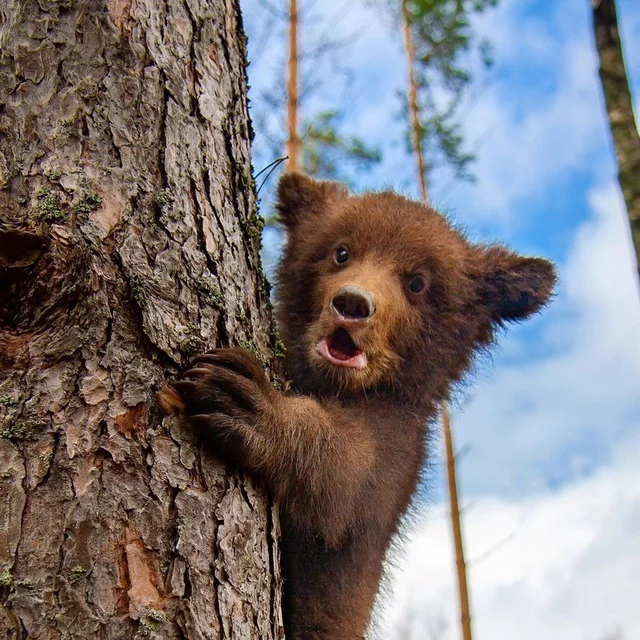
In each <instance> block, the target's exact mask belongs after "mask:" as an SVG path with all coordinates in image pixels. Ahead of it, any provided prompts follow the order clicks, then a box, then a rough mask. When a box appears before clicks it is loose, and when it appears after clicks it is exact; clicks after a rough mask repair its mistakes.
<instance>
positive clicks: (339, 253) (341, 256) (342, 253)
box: [333, 245, 349, 264]
mask: <svg viewBox="0 0 640 640" xmlns="http://www.w3.org/2000/svg"><path fill="white" fill-rule="evenodd" d="M333 259H334V260H335V261H336V264H344V263H345V262H346V261H347V260H348V259H349V249H347V247H345V246H344V245H343V246H341V247H338V248H337V249H336V253H335V255H334V257H333Z"/></svg>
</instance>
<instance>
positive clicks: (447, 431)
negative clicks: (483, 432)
mask: <svg viewBox="0 0 640 640" xmlns="http://www.w3.org/2000/svg"><path fill="white" fill-rule="evenodd" d="M441 416H442V430H443V431H444V445H445V453H446V456H445V457H446V462H447V482H448V486H449V505H450V510H451V531H452V533H453V545H454V549H455V555H456V574H457V577H458V597H459V600H460V626H461V628H462V638H463V640H471V639H472V637H473V636H472V633H471V608H470V607H469V589H468V587H467V564H466V562H465V557H464V543H463V539H462V524H461V522H460V505H459V504H458V482H457V479H456V457H455V453H454V449H453V435H452V433H451V416H450V414H449V408H448V407H447V406H446V405H443V407H442V414H441Z"/></svg>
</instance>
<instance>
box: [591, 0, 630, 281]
mask: <svg viewBox="0 0 640 640" xmlns="http://www.w3.org/2000/svg"><path fill="white" fill-rule="evenodd" d="M591 4H592V7H593V30H594V33H595V40H596V49H597V51H598V57H599V60H600V70H599V71H600V81H601V83H602V92H603V94H604V99H605V104H606V108H607V115H608V117H609V127H610V129H611V136H612V138H613V146H614V148H615V152H616V158H617V160H618V180H619V182H620V187H621V189H622V195H623V196H624V201H625V204H626V207H627V214H628V215H629V224H630V226H631V239H632V242H633V248H634V250H635V253H636V261H637V263H638V267H639V269H640V135H639V134H638V126H637V124H636V121H635V118H634V114H633V101H632V99H631V91H630V90H629V80H628V78H627V73H626V70H625V66H624V57H623V55H622V43H621V41H620V33H619V31H618V19H617V15H616V3H615V2H614V0H591Z"/></svg>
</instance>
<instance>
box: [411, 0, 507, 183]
mask: <svg viewBox="0 0 640 640" xmlns="http://www.w3.org/2000/svg"><path fill="white" fill-rule="evenodd" d="M497 4H498V0H409V2H408V4H407V9H408V12H409V16H410V25H411V30H412V33H413V38H414V45H415V49H416V59H415V68H416V78H417V84H418V107H419V110H420V123H421V131H420V140H421V144H422V148H423V151H424V153H425V156H426V158H427V167H428V170H429V169H433V168H434V167H435V166H438V165H442V164H445V165H449V166H451V167H452V168H453V170H454V172H455V174H456V176H457V177H459V178H465V179H471V178H472V176H471V174H470V173H469V164H470V163H471V162H472V161H473V159H474V157H473V155H472V154H470V153H468V152H466V151H465V150H464V146H463V142H464V141H463V136H462V126H461V123H460V121H459V117H458V116H459V107H460V105H461V102H462V100H463V98H464V97H465V95H466V90H467V89H468V88H469V85H470V82H471V80H472V74H471V71H470V69H469V67H470V66H471V64H472V61H473V59H474V57H476V58H478V57H479V59H480V62H481V64H482V66H483V67H484V68H485V69H486V68H489V67H490V66H491V64H492V58H491V45H490V43H489V42H488V41H486V40H481V39H478V37H477V36H476V34H474V32H473V26H472V24H471V19H472V17H473V15H474V14H478V13H482V12H484V11H486V10H487V9H489V8H491V7H495V6H496V5H497ZM408 139H410V136H408Z"/></svg>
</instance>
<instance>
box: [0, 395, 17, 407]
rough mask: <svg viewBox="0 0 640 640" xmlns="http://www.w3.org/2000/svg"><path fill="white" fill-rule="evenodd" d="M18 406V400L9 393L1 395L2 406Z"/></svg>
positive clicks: (0, 403) (0, 404) (0, 402)
mask: <svg viewBox="0 0 640 640" xmlns="http://www.w3.org/2000/svg"><path fill="white" fill-rule="evenodd" d="M14 404H16V399H15V398H13V397H12V396H10V395H9V394H7V393H0V406H2V407H10V406H12V405H14Z"/></svg>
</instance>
